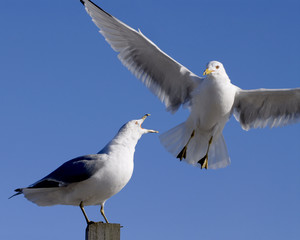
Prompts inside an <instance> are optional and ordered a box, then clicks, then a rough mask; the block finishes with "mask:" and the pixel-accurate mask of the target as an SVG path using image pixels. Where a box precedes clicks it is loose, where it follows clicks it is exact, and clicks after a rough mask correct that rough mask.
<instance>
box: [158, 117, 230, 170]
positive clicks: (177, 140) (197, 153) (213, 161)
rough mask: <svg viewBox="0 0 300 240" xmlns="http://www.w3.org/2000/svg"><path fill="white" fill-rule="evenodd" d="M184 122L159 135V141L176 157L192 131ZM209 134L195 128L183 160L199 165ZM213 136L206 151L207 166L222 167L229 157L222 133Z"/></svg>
mask: <svg viewBox="0 0 300 240" xmlns="http://www.w3.org/2000/svg"><path fill="white" fill-rule="evenodd" d="M193 130H194V129H193V128H191V127H190V126H189V125H188V124H186V122H183V123H181V124H179V125H177V126H176V127H174V128H172V129H170V130H169V131H167V132H165V133H163V134H161V135H160V137H159V138H160V142H161V143H162V145H163V146H164V147H165V148H166V149H167V151H168V152H170V153H171V154H172V155H174V156H175V157H177V155H178V154H179V153H180V152H181V150H182V149H183V148H184V146H185V145H186V144H187V142H188V141H189V139H190V137H191V134H192V132H193ZM210 137H211V135H210V134H209V133H208V132H201V131H199V130H198V129H196V131H195V133H194V137H193V138H191V140H190V142H189V144H188V146H187V152H186V158H185V159H183V160H184V161H185V162H187V163H189V164H192V165H194V166H198V167H201V165H200V164H199V163H198V161H199V160H200V159H201V158H203V157H204V156H205V154H206V151H207V148H208V142H209V139H210ZM215 138H216V136H215V137H214V139H213V141H212V144H211V146H210V149H209V153H208V168H209V169H217V168H223V167H226V166H228V165H229V164H230V158H229V156H228V151H227V147H226V143H225V140H224V137H223V135H222V134H221V135H220V136H219V137H217V139H215Z"/></svg>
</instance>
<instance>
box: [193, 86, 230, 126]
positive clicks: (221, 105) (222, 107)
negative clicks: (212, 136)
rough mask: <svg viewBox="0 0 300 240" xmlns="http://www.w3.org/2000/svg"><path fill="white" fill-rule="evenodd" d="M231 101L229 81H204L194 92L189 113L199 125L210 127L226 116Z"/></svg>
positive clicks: (228, 112)
mask: <svg viewBox="0 0 300 240" xmlns="http://www.w3.org/2000/svg"><path fill="white" fill-rule="evenodd" d="M233 101H234V92H233V91H232V89H231V84H230V83H229V84H227V83H220V82H216V81H206V82H204V84H203V85H202V86H201V87H200V88H199V89H197V91H196V92H195V94H194V97H193V102H192V109H191V115H192V117H193V119H197V120H196V121H197V125H199V127H201V126H206V127H205V128H207V127H212V126H214V125H215V124H217V123H218V122H219V121H220V120H221V119H223V118H225V117H226V118H227V117H228V115H229V114H230V111H231V108H232V105H233Z"/></svg>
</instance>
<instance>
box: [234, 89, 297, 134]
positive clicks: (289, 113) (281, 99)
mask: <svg viewBox="0 0 300 240" xmlns="http://www.w3.org/2000/svg"><path fill="white" fill-rule="evenodd" d="M233 114H234V116H235V118H236V119H237V120H238V121H239V122H240V124H241V125H242V128H243V129H245V130H248V129H250V128H258V127H261V128H263V127H266V126H269V127H277V126H284V125H287V124H291V123H295V122H297V121H299V120H300V88H296V89H278V90H273V89H257V90H238V91H237V93H236V96H235V103H234V106H233Z"/></svg>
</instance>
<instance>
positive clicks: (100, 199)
mask: <svg viewBox="0 0 300 240" xmlns="http://www.w3.org/2000/svg"><path fill="white" fill-rule="evenodd" d="M149 115H150V114H146V115H145V116H143V117H142V118H141V119H139V120H131V121H129V122H128V123H126V124H124V125H123V126H122V127H121V128H120V130H119V132H118V133H117V135H116V136H115V137H114V138H113V139H112V140H111V141H110V142H109V143H108V144H107V145H106V146H105V147H104V148H103V149H102V150H101V151H100V152H98V153H97V154H91V155H85V156H82V157H77V158H74V159H72V160H70V161H68V162H65V163H64V164H63V165H61V166H60V167H59V168H57V169H56V170H55V171H53V172H52V173H50V174H49V175H47V176H46V177H44V178H42V179H41V180H39V181H37V182H35V183H34V184H32V185H30V186H29V187H27V188H19V189H16V190H15V191H16V192H17V193H16V194H15V195H13V196H16V195H19V194H22V193H23V194H24V196H25V197H26V198H27V199H28V200H29V201H31V202H34V203H36V204H37V205H39V206H51V205H57V204H62V205H75V206H79V207H80V209H81V211H82V213H83V215H84V217H85V219H86V222H87V223H88V224H89V223H91V221H90V220H89V219H88V217H87V215H86V213H85V210H84V208H83V206H88V205H101V210H100V212H101V214H102V216H103V217H104V219H105V221H106V222H107V223H108V220H107V218H106V216H105V214H104V203H105V202H106V200H107V199H109V198H110V197H111V196H113V195H115V194H116V193H118V192H119V191H121V190H122V188H123V187H124V186H125V185H126V184H127V183H128V181H129V180H130V178H131V176H132V172H133V156H134V151H135V146H136V144H137V142H138V140H139V139H140V138H141V136H142V135H143V134H145V133H157V132H158V131H154V130H148V129H144V128H142V123H143V122H144V120H145V119H146V117H147V116H149ZM13 196H11V197H13Z"/></svg>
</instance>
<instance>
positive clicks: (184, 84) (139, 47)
mask: <svg viewBox="0 0 300 240" xmlns="http://www.w3.org/2000/svg"><path fill="white" fill-rule="evenodd" d="M80 1H81V2H82V3H83V4H84V6H85V9H86V11H87V13H88V14H89V15H90V16H91V17H92V19H93V22H94V23H95V24H96V25H97V27H98V28H99V29H100V33H101V34H102V35H103V36H104V37H105V39H106V41H107V42H108V43H109V44H110V45H111V47H112V48H113V49H114V50H115V51H116V52H119V55H118V58H119V59H120V60H121V62H122V63H123V65H125V66H126V67H127V68H128V69H129V70H130V71H131V72H132V73H133V74H134V75H135V76H136V77H137V78H138V79H140V80H141V81H142V82H143V83H144V84H145V85H146V86H147V87H148V88H149V89H150V90H151V91H152V92H153V93H154V94H155V95H157V97H158V98H159V99H160V100H161V101H162V102H163V103H164V104H165V105H166V107H167V110H170V111H172V112H175V111H176V110H177V109H178V108H179V107H180V105H181V104H185V103H187V102H189V100H190V99H191V92H192V90H193V89H194V88H196V87H197V85H198V84H199V83H200V82H201V80H202V78H200V77H198V76H197V75H195V74H193V73H192V72H191V71H190V70H188V69H187V68H186V67H184V66H182V65H181V64H180V63H178V62H176V61H175V60H174V59H172V58H171V57H169V56H168V55H167V54H165V53H164V52H162V51H161V50H160V49H159V48H158V47H157V46H156V45H155V44H154V43H153V42H151V41H150V40H149V39H148V38H146V37H145V36H144V35H143V34H142V33H141V32H140V31H136V30H134V29H132V28H131V27H129V26H127V25H126V24H124V23H123V22H121V21H119V20H118V19H116V18H115V17H113V16H111V15H110V14H109V13H107V12H105V11H104V10H102V9H101V8H100V7H98V6H97V5H95V4H94V3H93V2H91V1H88V0H80Z"/></svg>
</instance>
